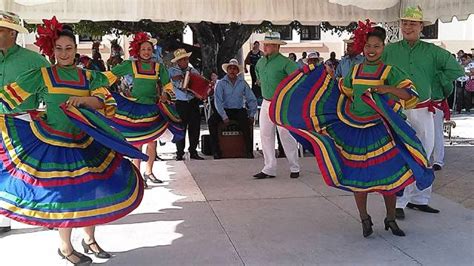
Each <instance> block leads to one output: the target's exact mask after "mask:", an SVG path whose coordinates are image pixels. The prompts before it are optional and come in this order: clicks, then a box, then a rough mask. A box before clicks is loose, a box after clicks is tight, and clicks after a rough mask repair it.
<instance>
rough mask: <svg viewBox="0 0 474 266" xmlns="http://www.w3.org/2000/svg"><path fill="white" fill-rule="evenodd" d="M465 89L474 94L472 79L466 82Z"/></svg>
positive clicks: (473, 80) (473, 81)
mask: <svg viewBox="0 0 474 266" xmlns="http://www.w3.org/2000/svg"><path fill="white" fill-rule="evenodd" d="M464 89H465V90H466V91H468V92H474V79H472V78H470V79H469V80H468V81H467V82H466V86H465V87H464Z"/></svg>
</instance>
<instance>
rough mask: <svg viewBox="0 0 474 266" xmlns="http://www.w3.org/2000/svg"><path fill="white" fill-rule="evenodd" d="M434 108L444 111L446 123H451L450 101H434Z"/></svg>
mask: <svg viewBox="0 0 474 266" xmlns="http://www.w3.org/2000/svg"><path fill="white" fill-rule="evenodd" d="M433 107H435V108H436V109H438V110H441V111H443V113H444V116H443V117H444V119H445V120H446V121H449V120H451V110H450V109H449V104H448V100H447V99H444V100H434V101H433Z"/></svg>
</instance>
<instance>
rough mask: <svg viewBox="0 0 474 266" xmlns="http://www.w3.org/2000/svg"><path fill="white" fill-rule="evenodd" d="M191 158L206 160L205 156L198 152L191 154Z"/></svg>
mask: <svg viewBox="0 0 474 266" xmlns="http://www.w3.org/2000/svg"><path fill="white" fill-rule="evenodd" d="M189 158H191V159H194V160H204V158H202V157H201V156H199V154H197V153H192V154H191V155H189Z"/></svg>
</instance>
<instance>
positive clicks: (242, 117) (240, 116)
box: [207, 108, 253, 153]
mask: <svg viewBox="0 0 474 266" xmlns="http://www.w3.org/2000/svg"><path fill="white" fill-rule="evenodd" d="M224 110H225V112H226V114H227V116H228V117H229V120H234V121H236V122H237V123H238V125H239V128H240V130H241V131H242V134H243V135H244V141H245V149H246V151H247V152H251V151H252V150H253V143H252V136H251V132H250V127H249V118H248V115H247V110H246V109H244V108H242V109H224ZM220 122H222V117H221V116H220V115H219V113H217V112H215V113H213V114H212V115H211V117H209V120H208V121H207V123H208V125H209V133H210V135H211V147H212V152H213V153H220V152H221V150H220V147H219V136H218V133H217V128H218V126H219V123H220Z"/></svg>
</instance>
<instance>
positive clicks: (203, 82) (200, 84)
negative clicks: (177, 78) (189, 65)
mask: <svg viewBox="0 0 474 266" xmlns="http://www.w3.org/2000/svg"><path fill="white" fill-rule="evenodd" d="M209 83H210V82H209V80H207V79H205V78H204V77H203V76H201V75H199V74H195V73H191V72H190V71H187V72H186V75H185V76H184V80H183V83H182V88H186V89H187V90H188V91H190V92H192V93H193V94H194V96H196V98H199V99H201V100H204V99H207V92H208V90H209Z"/></svg>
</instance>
